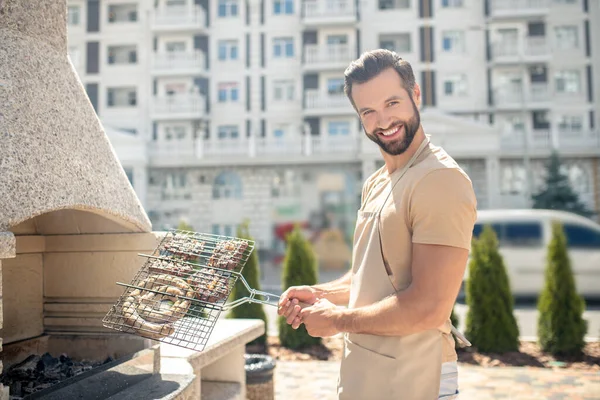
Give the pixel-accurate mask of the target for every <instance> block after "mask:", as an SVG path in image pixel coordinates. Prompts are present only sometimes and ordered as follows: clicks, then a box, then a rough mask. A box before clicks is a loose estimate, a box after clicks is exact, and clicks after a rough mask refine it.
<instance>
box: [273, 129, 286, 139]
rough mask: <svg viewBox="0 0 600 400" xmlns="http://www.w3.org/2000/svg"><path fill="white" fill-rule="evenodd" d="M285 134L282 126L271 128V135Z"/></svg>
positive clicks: (281, 135) (277, 136) (280, 135)
mask: <svg viewBox="0 0 600 400" xmlns="http://www.w3.org/2000/svg"><path fill="white" fill-rule="evenodd" d="M284 135H285V129H284V128H283V127H278V128H275V129H273V137H276V138H281V137H283V136H284Z"/></svg>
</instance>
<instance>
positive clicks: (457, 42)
mask: <svg viewBox="0 0 600 400" xmlns="http://www.w3.org/2000/svg"><path fill="white" fill-rule="evenodd" d="M442 49H443V50H444V51H445V52H448V53H464V52H465V50H466V46H465V33H464V32H463V31H445V32H444V33H443V34H442Z"/></svg>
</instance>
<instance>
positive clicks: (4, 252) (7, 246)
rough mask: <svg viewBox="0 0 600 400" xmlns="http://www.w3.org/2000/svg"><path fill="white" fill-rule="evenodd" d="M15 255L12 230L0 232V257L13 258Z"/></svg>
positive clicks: (15, 249) (15, 246)
mask: <svg viewBox="0 0 600 400" xmlns="http://www.w3.org/2000/svg"><path fill="white" fill-rule="evenodd" d="M16 255H17V245H16V240H15V235H13V233H12V232H0V259H2V258H14V257H16Z"/></svg>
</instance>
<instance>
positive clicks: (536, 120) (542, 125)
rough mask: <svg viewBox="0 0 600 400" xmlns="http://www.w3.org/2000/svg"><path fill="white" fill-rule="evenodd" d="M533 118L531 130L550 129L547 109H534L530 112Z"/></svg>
mask: <svg viewBox="0 0 600 400" xmlns="http://www.w3.org/2000/svg"><path fill="white" fill-rule="evenodd" d="M532 118H533V130H535V131H537V130H546V129H550V120H549V119H548V111H534V112H533V114H532Z"/></svg>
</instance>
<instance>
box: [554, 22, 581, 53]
mask: <svg viewBox="0 0 600 400" xmlns="http://www.w3.org/2000/svg"><path fill="white" fill-rule="evenodd" d="M554 37H555V39H556V48H557V49H563V50H567V49H572V48H575V49H577V48H579V34H578V31H577V27H576V26H557V27H556V28H554Z"/></svg>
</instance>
